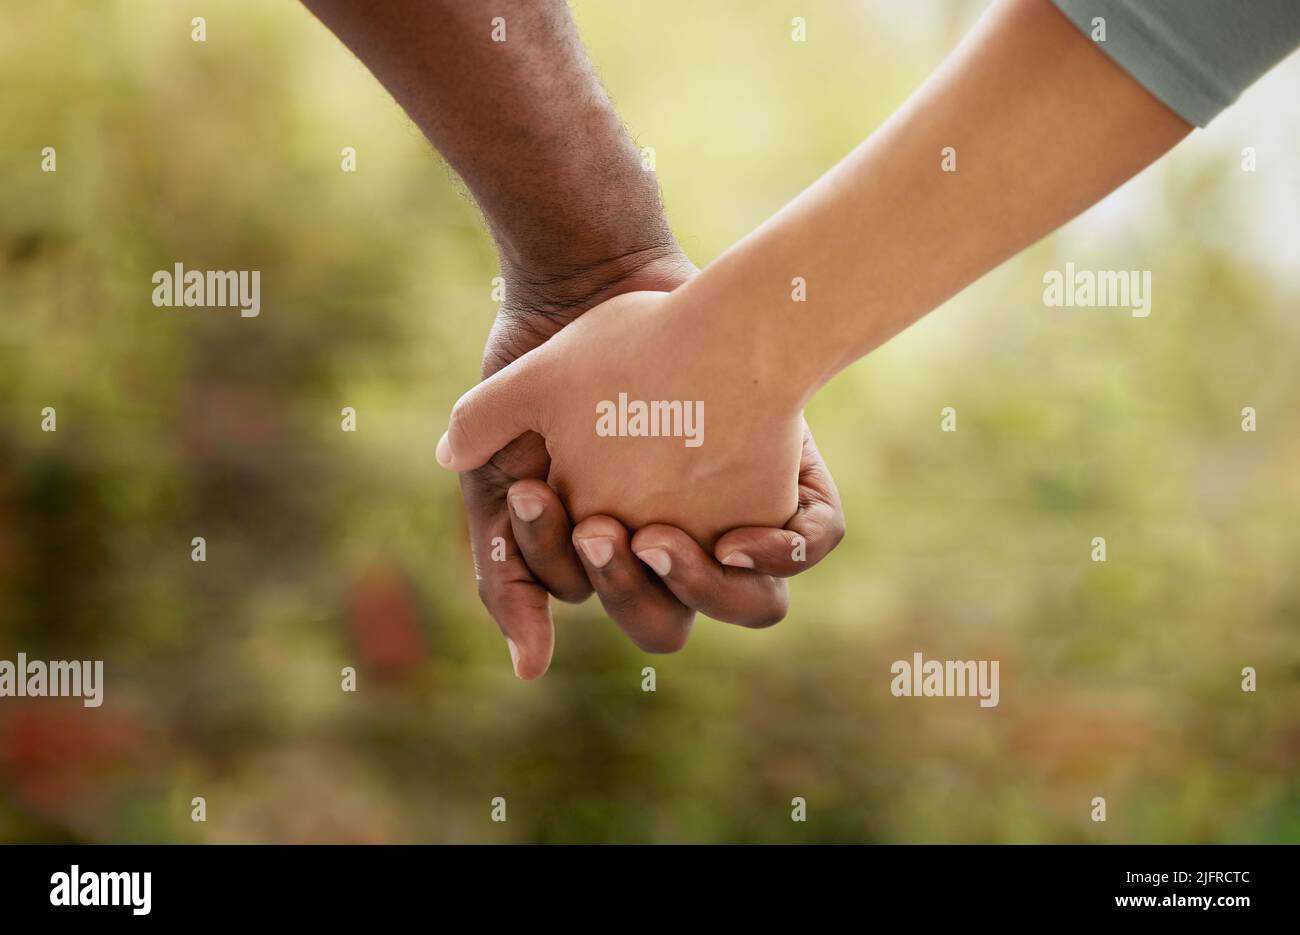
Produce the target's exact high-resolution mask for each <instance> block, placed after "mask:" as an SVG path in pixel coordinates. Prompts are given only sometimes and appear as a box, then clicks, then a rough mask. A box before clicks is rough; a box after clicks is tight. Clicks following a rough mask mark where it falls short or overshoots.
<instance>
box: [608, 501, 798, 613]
mask: <svg viewBox="0 0 1300 935" xmlns="http://www.w3.org/2000/svg"><path fill="white" fill-rule="evenodd" d="M632 551H633V552H634V553H635V554H636V556H637V557H638V558H640V559H641V561H643V562H644V563H645V564H646V565H647V566H649V567H650V568H651V569H652V570H653V571H654V572H655V573H656V574H657V575H658V576H659V578H660V580H661V581H663V583H664V584H666V585H667V586H668V589H669V590H670V591H672V592H673V594H674V595H676V597H677V599H678V600H679V601H681V602H682V603H683V604H685V605H686V606H687V607H694V608H695V609H696V610H698V611H699V612H700V613H702V614H706V615H708V616H710V617H712V618H713V619H715V620H721V621H722V622H723V623H734V624H736V625H738V626H742V627H754V628H758V627H770V626H772V625H773V624H775V623H779V622H780V621H781V620H782V619H784V618H785V614H786V611H787V610H788V609H789V605H790V601H789V596H788V594H787V593H786V587H785V581H784V580H782V579H780V578H773V577H771V576H770V575H765V574H760V573H759V572H756V571H746V570H744V569H740V568H725V567H723V566H722V565H720V564H718V563H717V562H716V561H714V560H713V558H712V557H711V556H710V555H709V554H708V553H707V552H705V551H704V549H702V548H700V545H699V543H697V542H696V541H695V540H694V539H692V538H691V537H690V536H688V535H687V534H686V533H684V532H682V531H681V530H680V529H678V528H676V527H675V526H663V525H654V526H645V527H643V528H641V529H638V530H637V533H636V535H635V536H633V537H632Z"/></svg>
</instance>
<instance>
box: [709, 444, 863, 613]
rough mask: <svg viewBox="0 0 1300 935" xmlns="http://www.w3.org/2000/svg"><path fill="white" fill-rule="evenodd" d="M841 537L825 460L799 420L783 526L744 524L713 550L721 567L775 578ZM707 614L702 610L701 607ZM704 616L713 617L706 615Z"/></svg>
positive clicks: (817, 556)
mask: <svg viewBox="0 0 1300 935" xmlns="http://www.w3.org/2000/svg"><path fill="white" fill-rule="evenodd" d="M843 538H844V508H843V507H842V506H841V505H840V493H839V491H838V490H836V489H835V480H834V479H833V478H832V477H831V472H830V470H829V469H828V468H827V467H826V462H825V461H823V460H822V456H821V453H820V452H819V451H818V450H817V446H816V444H815V443H814V442H813V437H812V432H811V431H810V430H809V428H808V424H807V423H804V438H803V454H802V456H801V457H800V459H799V508H798V510H796V511H795V514H794V517H793V518H791V520H790V521H789V522H788V523H786V524H785V528H784V529H768V528H763V527H758V526H746V527H743V528H740V529H733V530H731V531H730V532H728V533H726V534H725V535H723V536H722V537H721V538H719V539H718V542H717V545H715V546H714V549H713V554H714V556H716V557H717V559H718V561H719V562H721V563H722V564H723V565H727V566H728V567H732V568H737V569H751V570H753V571H757V572H762V573H763V574H766V575H775V576H776V577H778V578H789V577H790V576H791V575H797V574H799V572H801V571H807V570H808V569H809V568H811V567H812V566H813V565H816V564H817V563H818V562H820V561H821V560H822V559H823V558H825V557H826V556H827V555H829V554H830V553H831V552H832V551H833V550H834V549H835V547H836V546H837V545H839V544H840V541H841V540H842V539H843ZM706 613H707V611H706ZM709 616H713V615H712V614H710V615H709Z"/></svg>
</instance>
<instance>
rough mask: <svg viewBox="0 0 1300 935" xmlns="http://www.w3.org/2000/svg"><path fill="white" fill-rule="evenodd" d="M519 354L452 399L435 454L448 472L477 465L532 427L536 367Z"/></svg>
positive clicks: (529, 358) (534, 425)
mask: <svg viewBox="0 0 1300 935" xmlns="http://www.w3.org/2000/svg"><path fill="white" fill-rule="evenodd" d="M535 359H536V358H534V357H533V356H532V354H531V352H530V353H529V354H525V355H524V356H523V357H520V358H519V359H518V360H516V361H514V362H513V363H511V364H510V365H509V366H508V367H505V368H504V369H502V370H498V371H497V372H496V373H494V374H492V376H490V377H488V378H487V379H486V380H484V381H483V382H482V383H479V384H478V385H477V386H475V387H474V388H473V389H471V390H470V391H469V392H468V393H466V394H465V395H464V396H462V397H461V398H460V399H459V400H457V401H456V405H455V406H453V407H452V410H451V418H450V419H449V420H448V423H447V431H446V432H444V433H443V435H442V438H440V439H438V447H437V450H436V452H435V456H436V458H437V460H438V463H439V464H440V465H442V466H443V467H445V468H447V469H448V470H450V471H468V470H472V469H473V468H477V467H482V466H483V465H484V464H486V463H487V462H488V460H489V459H490V458H491V457H492V456H493V455H494V454H496V453H497V452H498V451H500V450H501V449H502V448H504V447H506V445H508V444H510V442H511V441H513V440H514V439H516V438H518V437H519V436H520V435H522V434H524V433H525V432H527V431H529V430H535V429H536V428H537V422H538V419H537V415H536V410H537V405H538V400H539V399H541V398H542V396H541V394H539V393H537V392H535V390H536V386H535V383H536V372H535V371H536V367H535V365H534V363H533V361H534V360H535Z"/></svg>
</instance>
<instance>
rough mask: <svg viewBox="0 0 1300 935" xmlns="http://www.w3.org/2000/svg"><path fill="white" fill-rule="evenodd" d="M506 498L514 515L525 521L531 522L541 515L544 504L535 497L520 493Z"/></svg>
mask: <svg viewBox="0 0 1300 935" xmlns="http://www.w3.org/2000/svg"><path fill="white" fill-rule="evenodd" d="M506 499H507V500H509V501H510V509H512V510H514V513H515V516H518V517H519V518H520V519H521V520H523V521H524V522H525V523H531V522H532V521H533V520H535V519H537V517H539V516H541V515H542V507H543V506H544V504H543V503H542V501H541V500H539V499H538V498H537V497H529V496H526V495H525V494H520V495H519V496H512V497H507V498H506Z"/></svg>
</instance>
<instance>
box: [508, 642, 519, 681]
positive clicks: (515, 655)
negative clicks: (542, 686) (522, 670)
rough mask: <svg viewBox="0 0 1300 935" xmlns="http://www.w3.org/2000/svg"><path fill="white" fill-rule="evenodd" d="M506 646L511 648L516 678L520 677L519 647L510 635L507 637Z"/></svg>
mask: <svg viewBox="0 0 1300 935" xmlns="http://www.w3.org/2000/svg"><path fill="white" fill-rule="evenodd" d="M506 648H507V649H509V650H510V665H511V666H513V667H514V670H515V678H519V677H520V675H519V647H518V646H516V645H515V641H514V640H512V639H511V638H510V637H508V636H507V637H506Z"/></svg>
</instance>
